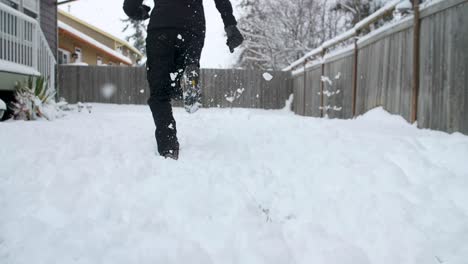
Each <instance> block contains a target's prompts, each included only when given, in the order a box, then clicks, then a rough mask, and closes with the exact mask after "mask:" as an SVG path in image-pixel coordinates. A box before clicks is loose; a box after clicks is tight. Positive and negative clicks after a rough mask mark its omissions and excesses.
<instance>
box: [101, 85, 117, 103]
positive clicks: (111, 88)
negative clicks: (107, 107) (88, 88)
mask: <svg viewBox="0 0 468 264" xmlns="http://www.w3.org/2000/svg"><path fill="white" fill-rule="evenodd" d="M116 91H117V87H115V85H114V84H112V83H106V84H104V85H103V86H102V87H101V95H102V96H103V97H104V98H106V99H110V98H111V97H112V96H113V95H114V94H115V92H116Z"/></svg>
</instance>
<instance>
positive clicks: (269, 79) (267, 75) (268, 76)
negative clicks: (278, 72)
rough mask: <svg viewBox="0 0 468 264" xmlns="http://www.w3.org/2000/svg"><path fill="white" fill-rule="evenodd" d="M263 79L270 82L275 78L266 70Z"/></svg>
mask: <svg viewBox="0 0 468 264" xmlns="http://www.w3.org/2000/svg"><path fill="white" fill-rule="evenodd" d="M263 79H265V81H267V82H269V81H271V80H273V75H271V74H269V73H268V72H265V73H264V74H263Z"/></svg>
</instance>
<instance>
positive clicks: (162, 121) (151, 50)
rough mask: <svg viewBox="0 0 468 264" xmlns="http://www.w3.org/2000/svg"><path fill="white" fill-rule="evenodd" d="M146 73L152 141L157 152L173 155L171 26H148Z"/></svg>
mask: <svg viewBox="0 0 468 264" xmlns="http://www.w3.org/2000/svg"><path fill="white" fill-rule="evenodd" d="M146 41H147V55H148V61H147V70H148V72H147V75H148V76H147V77H148V82H149V86H150V90H151V94H150V98H149V99H148V105H149V106H150V108H151V112H152V113H153V118H154V123H155V125H156V132H155V135H156V141H157V143H158V152H159V154H160V155H161V156H165V157H173V158H175V159H176V158H177V155H178V151H179V142H178V140H177V128H176V122H175V119H174V116H173V113H172V105H171V98H172V96H173V93H174V86H173V81H172V80H171V73H172V72H173V71H174V67H175V55H176V54H177V52H176V49H177V34H176V31H175V30H152V31H150V32H148V37H147V40H146Z"/></svg>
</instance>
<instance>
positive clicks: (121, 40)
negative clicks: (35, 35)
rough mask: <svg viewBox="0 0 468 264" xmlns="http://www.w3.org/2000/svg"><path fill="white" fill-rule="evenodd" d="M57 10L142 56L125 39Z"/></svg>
mask: <svg viewBox="0 0 468 264" xmlns="http://www.w3.org/2000/svg"><path fill="white" fill-rule="evenodd" d="M58 12H59V14H60V15H63V16H65V17H67V18H69V19H71V20H73V21H75V22H76V23H78V24H80V25H83V26H85V27H87V28H89V29H91V30H93V31H96V32H97V33H99V34H101V35H104V36H106V37H108V38H110V39H112V40H114V41H115V42H117V43H119V44H121V45H122V46H125V47H127V48H128V49H130V50H131V51H133V52H134V53H135V54H138V56H141V57H142V56H143V54H141V52H140V51H139V50H137V49H136V48H135V47H134V46H133V45H132V44H130V43H128V42H127V41H125V40H123V39H120V38H118V37H116V36H114V35H112V34H110V33H108V32H106V31H104V30H102V29H100V28H98V27H95V26H93V25H91V24H89V23H88V22H86V21H84V20H81V19H79V18H77V17H75V16H73V15H71V14H70V13H67V12H65V11H63V10H60V9H59V10H58Z"/></svg>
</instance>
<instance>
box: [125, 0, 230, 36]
mask: <svg viewBox="0 0 468 264" xmlns="http://www.w3.org/2000/svg"><path fill="white" fill-rule="evenodd" d="M214 1H215V3H216V8H217V9H218V11H219V12H220V13H221V17H222V19H223V22H224V26H225V27H227V26H231V25H236V24H237V22H236V19H235V18H234V15H233V10H232V5H231V2H230V1H229V0H214ZM142 3H143V0H125V1H124V7H123V8H124V11H125V13H126V14H127V15H129V14H134V13H135V12H136V10H138V8H139V7H140V6H141V5H142ZM154 4H155V6H154V8H153V11H152V12H151V19H150V23H149V26H148V30H151V29H157V28H181V29H188V30H195V31H199V30H201V31H204V30H205V14H204V10H203V0H154ZM129 16H130V15H129Z"/></svg>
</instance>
